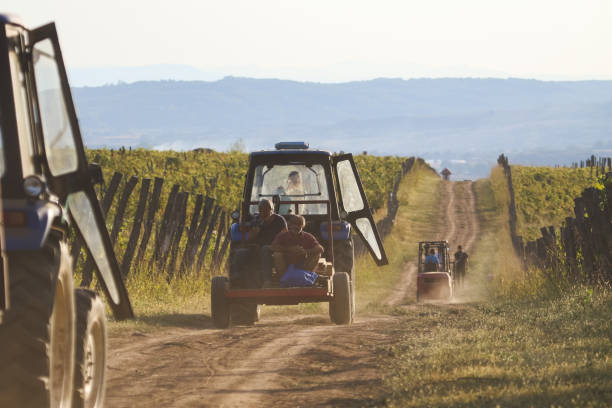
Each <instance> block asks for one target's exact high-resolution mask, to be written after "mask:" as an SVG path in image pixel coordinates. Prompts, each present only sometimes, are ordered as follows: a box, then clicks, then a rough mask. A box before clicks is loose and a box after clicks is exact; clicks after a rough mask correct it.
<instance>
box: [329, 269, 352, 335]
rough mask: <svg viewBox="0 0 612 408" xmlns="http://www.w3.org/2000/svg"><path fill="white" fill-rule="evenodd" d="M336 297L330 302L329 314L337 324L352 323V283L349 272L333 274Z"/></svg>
mask: <svg viewBox="0 0 612 408" xmlns="http://www.w3.org/2000/svg"><path fill="white" fill-rule="evenodd" d="M332 279H333V287H334V299H333V300H332V301H331V302H329V315H330V317H331V319H332V322H334V323H336V324H350V323H351V315H352V311H351V309H352V307H351V305H352V301H351V283H350V278H349V275H348V273H346V272H337V273H335V274H334V276H333V278H332Z"/></svg>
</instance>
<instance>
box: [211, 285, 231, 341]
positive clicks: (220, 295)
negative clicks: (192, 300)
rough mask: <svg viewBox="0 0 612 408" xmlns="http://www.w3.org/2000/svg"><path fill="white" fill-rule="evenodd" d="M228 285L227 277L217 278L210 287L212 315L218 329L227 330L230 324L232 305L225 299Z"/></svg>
mask: <svg viewBox="0 0 612 408" xmlns="http://www.w3.org/2000/svg"><path fill="white" fill-rule="evenodd" d="M227 284H228V281H227V278H226V277H225V276H215V277H214V278H212V282H211V285H210V314H211V317H212V321H213V324H214V325H215V327H216V328H218V329H226V328H227V327H229V324H230V305H229V302H228V301H227V298H226V297H225V289H226V288H227Z"/></svg>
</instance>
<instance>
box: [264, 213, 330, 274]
mask: <svg viewBox="0 0 612 408" xmlns="http://www.w3.org/2000/svg"><path fill="white" fill-rule="evenodd" d="M286 218H288V220H287V229H288V231H284V232H280V233H279V234H278V235H277V236H276V238H274V241H272V245H270V249H272V251H274V265H275V266H276V271H277V272H278V273H279V274H280V275H282V274H284V273H285V271H286V270H287V267H288V266H289V265H291V264H293V265H295V266H296V267H298V268H301V269H305V270H307V271H312V270H313V269H314V268H315V267H316V266H317V263H318V262H319V258H320V256H321V254H322V253H323V251H324V249H323V247H322V246H321V245H320V244H319V242H318V241H317V239H316V238H315V237H314V236H313V235H312V234H309V233H308V232H306V231H303V229H304V225H306V220H304V217H302V216H301V215H292V214H290V215H287V216H286Z"/></svg>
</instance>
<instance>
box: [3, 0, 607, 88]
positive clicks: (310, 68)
mask: <svg viewBox="0 0 612 408" xmlns="http://www.w3.org/2000/svg"><path fill="white" fill-rule="evenodd" d="M0 7H1V8H2V9H3V11H8V12H12V13H15V14H18V15H20V16H21V18H22V20H23V21H24V22H25V23H26V25H27V26H30V27H33V26H36V25H39V24H42V23H45V22H48V21H52V20H54V21H55V22H56V23H57V26H58V31H59V34H60V41H61V44H62V48H63V51H64V57H65V60H66V64H67V65H68V66H69V67H72V68H74V67H99V66H143V65H151V64H186V65H191V66H194V67H197V68H199V69H202V70H206V71H211V72H217V73H221V74H223V75H239V76H250V77H269V78H272V77H273V78H283V79H295V80H308V81H324V82H327V81H349V80H356V79H371V78H375V77H401V78H412V77H440V76H460V77H465V76H493V77H507V76H512V77H523V78H539V79H612V0H583V1H576V0H571V1H566V0H512V1H495V0H462V1H441V0H420V1H408V0H404V1H386V0H378V1H361V0H325V1H320V0H308V1H291V0H259V1H253V0H225V1H220V0H218V1H207V0H171V1H163V2H160V1H152V0H123V1H119V0H105V1H102V0H98V1H95V2H94V1H88V0H52V1H49V0H30V1H28V0H2V3H1V4H0Z"/></svg>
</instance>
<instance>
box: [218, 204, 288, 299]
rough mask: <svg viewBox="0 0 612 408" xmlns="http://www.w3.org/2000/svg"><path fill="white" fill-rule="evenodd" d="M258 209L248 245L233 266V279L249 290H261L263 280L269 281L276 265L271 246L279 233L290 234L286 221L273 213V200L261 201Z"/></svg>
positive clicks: (235, 258)
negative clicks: (273, 264)
mask: <svg viewBox="0 0 612 408" xmlns="http://www.w3.org/2000/svg"><path fill="white" fill-rule="evenodd" d="M258 208H259V214H257V215H256V216H255V219H254V220H253V225H252V227H251V230H250V231H249V235H248V238H247V240H246V244H247V246H246V247H245V248H240V249H238V250H237V253H236V255H235V256H234V257H233V258H232V260H233V263H232V265H230V278H231V279H235V280H237V281H239V282H242V284H243V285H244V286H246V287H247V288H258V287H260V286H261V285H262V281H263V282H264V283H265V282H266V280H268V282H269V280H270V279H271V276H272V273H271V272H270V273H267V271H268V270H269V271H271V270H272V263H273V259H272V251H271V250H270V244H272V241H273V240H274V238H275V237H276V235H278V233H280V232H282V231H287V222H286V221H285V219H284V218H283V217H281V216H280V215H278V214H275V213H274V207H273V205H272V202H270V200H268V199H266V198H264V199H262V200H260V201H259V205H258ZM254 265H255V267H253V266H254ZM257 266H260V267H257ZM248 271H253V273H248Z"/></svg>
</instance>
